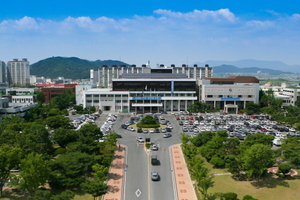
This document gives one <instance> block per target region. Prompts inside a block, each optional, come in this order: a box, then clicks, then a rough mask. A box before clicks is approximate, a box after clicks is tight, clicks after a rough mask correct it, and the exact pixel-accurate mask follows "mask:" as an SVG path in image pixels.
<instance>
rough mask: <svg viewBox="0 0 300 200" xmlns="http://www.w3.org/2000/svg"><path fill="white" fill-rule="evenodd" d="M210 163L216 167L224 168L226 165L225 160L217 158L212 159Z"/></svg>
mask: <svg viewBox="0 0 300 200" xmlns="http://www.w3.org/2000/svg"><path fill="white" fill-rule="evenodd" d="M209 162H210V164H212V165H214V167H224V165H225V162H224V160H223V159H222V158H219V157H217V156H214V157H212V159H211V160H210V161H209Z"/></svg>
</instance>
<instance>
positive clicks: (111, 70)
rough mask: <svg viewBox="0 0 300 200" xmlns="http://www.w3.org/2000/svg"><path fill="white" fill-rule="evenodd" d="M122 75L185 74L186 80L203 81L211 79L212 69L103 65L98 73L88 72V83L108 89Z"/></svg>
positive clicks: (206, 66) (207, 67)
mask: <svg viewBox="0 0 300 200" xmlns="http://www.w3.org/2000/svg"><path fill="white" fill-rule="evenodd" d="M123 73H132V74H143V73H167V74H182V73H183V74H185V75H186V76H187V78H191V79H204V78H208V77H213V68H212V67H209V66H208V65H205V67H199V66H197V65H193V66H192V67H189V66H188V65H185V64H183V65H182V66H181V67H175V65H174V64H172V65H171V66H170V67H167V66H165V65H163V64H161V65H159V66H158V67H156V68H151V67H150V65H149V63H148V65H142V66H141V67H137V66H136V65H131V66H126V65H121V66H117V65H113V66H107V65H103V66H102V67H100V68H99V69H98V71H94V70H91V71H90V83H91V84H95V85H97V86H98V87H102V88H110V87H112V80H113V79H118V78H119V77H120V76H121V75H122V74H123Z"/></svg>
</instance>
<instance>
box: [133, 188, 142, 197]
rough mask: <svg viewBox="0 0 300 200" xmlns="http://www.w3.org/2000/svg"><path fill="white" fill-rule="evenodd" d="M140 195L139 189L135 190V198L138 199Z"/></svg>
mask: <svg viewBox="0 0 300 200" xmlns="http://www.w3.org/2000/svg"><path fill="white" fill-rule="evenodd" d="M141 194H142V192H141V190H140V189H137V191H136V192H135V195H136V196H137V197H140V195H141Z"/></svg>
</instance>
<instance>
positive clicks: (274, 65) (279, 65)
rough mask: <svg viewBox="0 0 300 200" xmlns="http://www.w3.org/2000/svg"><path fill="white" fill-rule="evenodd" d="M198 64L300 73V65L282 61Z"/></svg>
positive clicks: (213, 61)
mask: <svg viewBox="0 0 300 200" xmlns="http://www.w3.org/2000/svg"><path fill="white" fill-rule="evenodd" d="M196 64H198V65H200V66H204V65H205V64H209V66H210V67H215V66H220V65H232V66H236V67H239V68H251V67H257V68H267V69H273V70H280V71H283V72H294V73H300V65H287V64H285V63H283V62H281V61H265V60H254V59H244V60H238V61H216V60H207V61H206V62H204V63H201V62H197V63H196Z"/></svg>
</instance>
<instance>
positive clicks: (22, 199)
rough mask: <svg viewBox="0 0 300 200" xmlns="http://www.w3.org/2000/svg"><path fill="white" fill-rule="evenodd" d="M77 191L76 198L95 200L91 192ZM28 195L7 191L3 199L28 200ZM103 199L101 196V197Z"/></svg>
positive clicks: (76, 199)
mask: <svg viewBox="0 0 300 200" xmlns="http://www.w3.org/2000/svg"><path fill="white" fill-rule="evenodd" d="M73 192H74V193H75V197H74V200H94V197H93V196H92V195H90V194H87V193H84V192H82V191H73ZM27 197H28V195H26V194H24V193H23V192H7V191H5V192H4V193H3V197H2V198H1V200H27ZM99 199H101V197H99Z"/></svg>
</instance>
